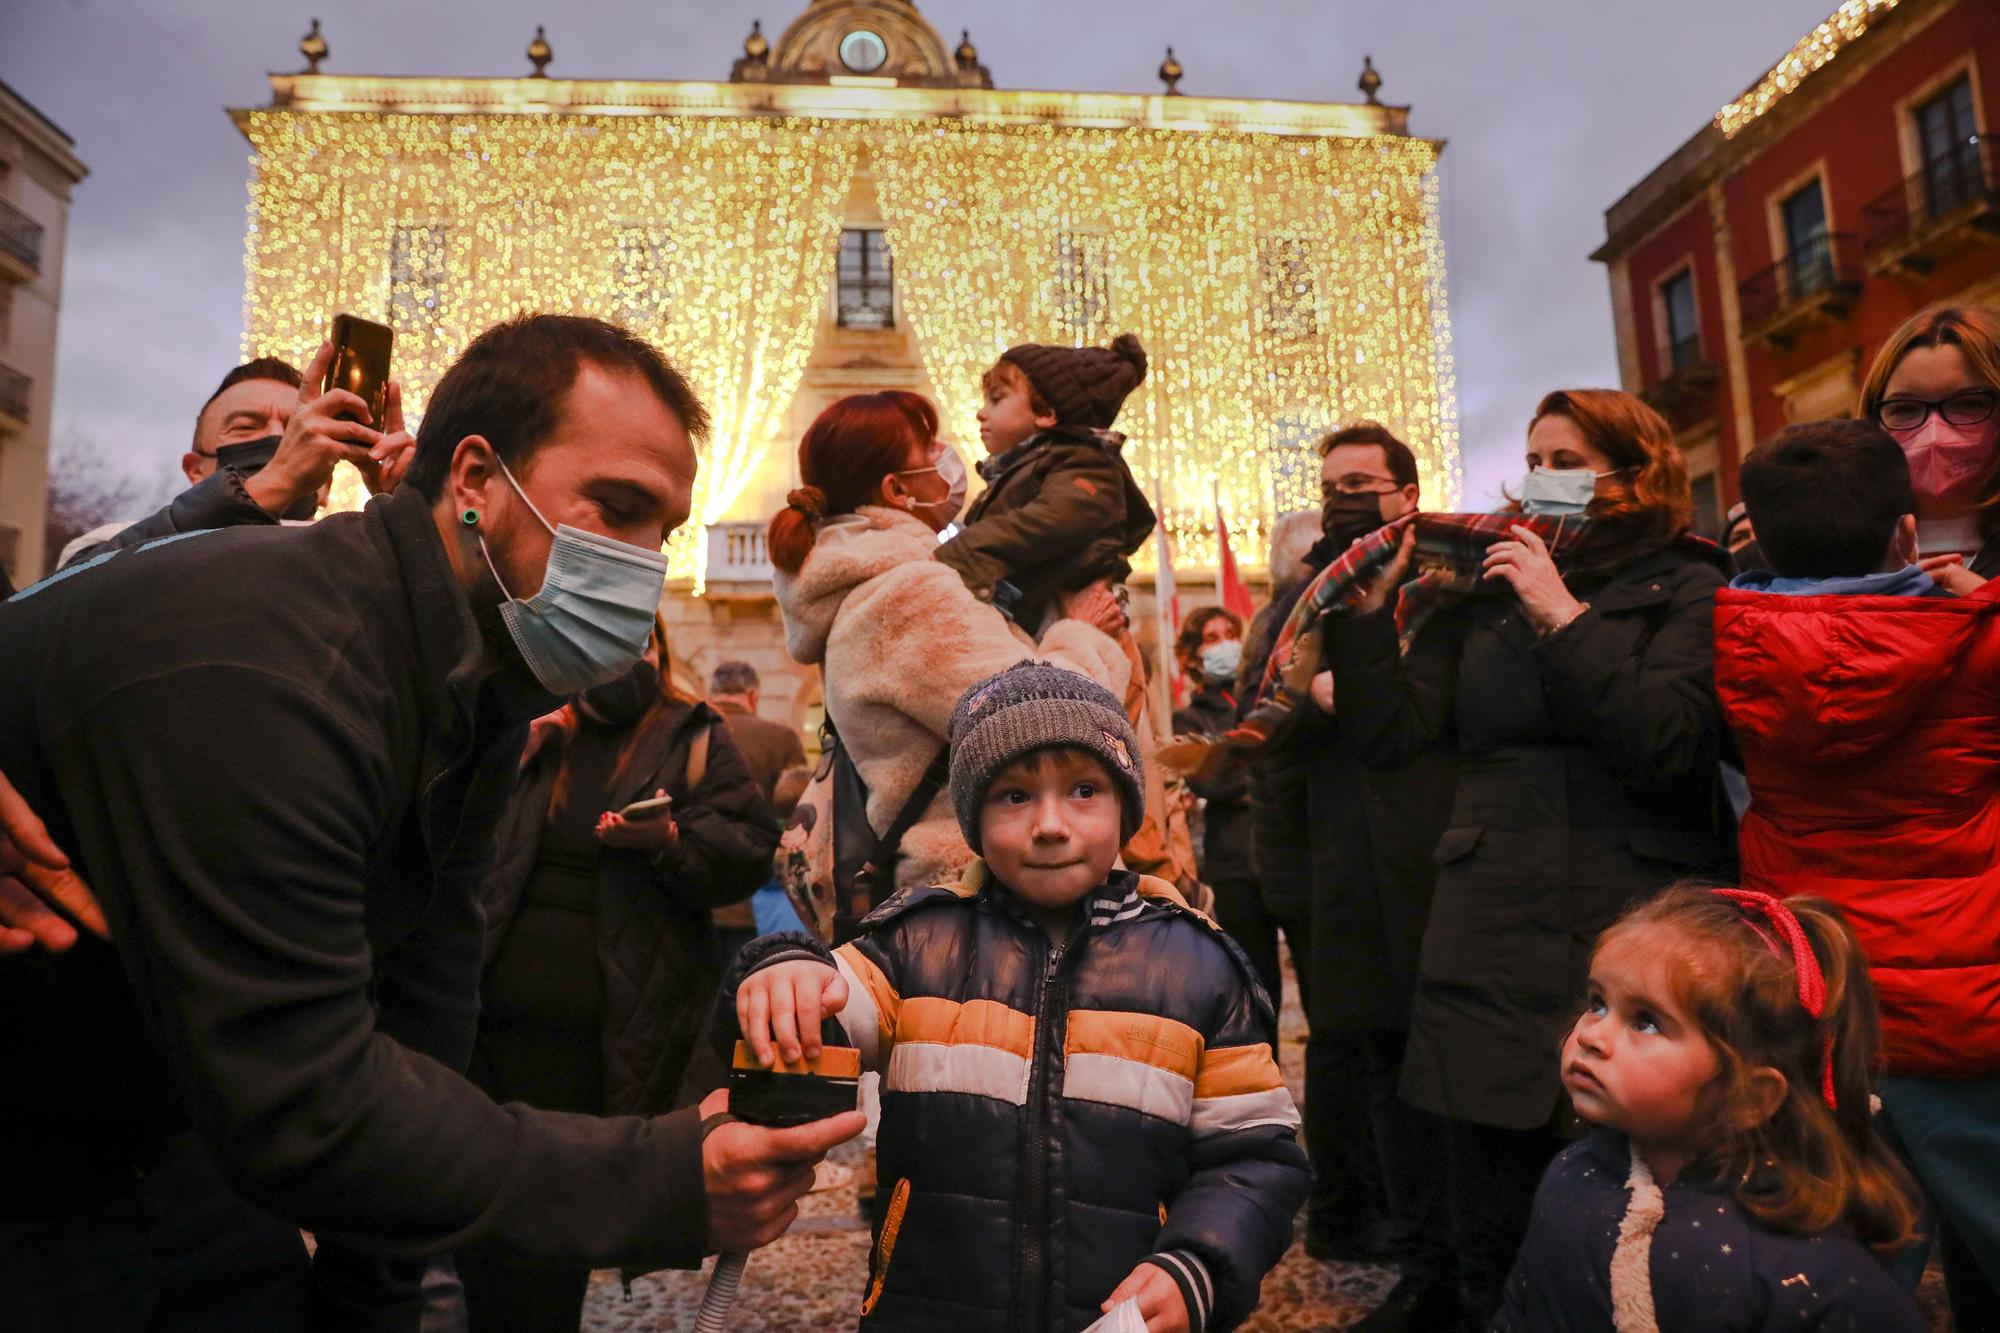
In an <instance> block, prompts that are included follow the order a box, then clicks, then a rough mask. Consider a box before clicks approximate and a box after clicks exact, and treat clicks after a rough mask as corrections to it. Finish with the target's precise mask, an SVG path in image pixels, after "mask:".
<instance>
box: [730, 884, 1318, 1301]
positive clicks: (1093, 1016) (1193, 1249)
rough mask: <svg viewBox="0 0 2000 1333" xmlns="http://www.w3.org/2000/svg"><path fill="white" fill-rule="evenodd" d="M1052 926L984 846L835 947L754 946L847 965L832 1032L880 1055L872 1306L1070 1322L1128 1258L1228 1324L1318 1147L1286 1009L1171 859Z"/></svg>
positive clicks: (1256, 1277)
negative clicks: (951, 879)
mask: <svg viewBox="0 0 2000 1333" xmlns="http://www.w3.org/2000/svg"><path fill="white" fill-rule="evenodd" d="M1078 909H1079V913H1078V921H1077V924H1076V926H1075V928H1074V931H1073V933H1072V934H1071V935H1070V937H1069V939H1068V941H1067V942H1066V943H1065V944H1063V945H1060V946H1056V945H1052V944H1051V943H1050V939H1049V936H1048V935H1047V934H1045V933H1044V932H1043V931H1042V929H1041V928H1040V927H1039V926H1037V925H1035V924H1034V923H1032V922H1031V921H1029V919H1028V918H1027V917H1026V916H1025V915H1023V913H1022V911H1021V909H1020V908H1019V906H1018V905H1017V904H1016V903H1015V901H1014V898H1013V895H1012V894H1011V893H1009V892H1008V891H1007V890H1006V889H1005V888H1004V887H1003V886H1001V885H1000V884H999V883H998V882H997V881H996V880H993V879H991V878H990V877H989V875H988V874H987V871H986V868H985V866H984V865H983V864H982V863H980V862H977V861H975V862H974V863H973V866H972V869H971V870H970V871H969V872H968V874H967V876H966V882H965V883H962V884H955V885H951V886H948V887H944V886H941V887H936V888H912V889H905V890H903V891H902V892H900V893H898V894H897V895H896V896H895V897H893V898H891V899H890V900H889V901H888V902H886V903H884V904H883V905H882V906H881V907H880V908H879V909H877V910H876V911H875V912H874V913H873V914H872V915H871V916H870V917H869V918H868V919H867V921H866V922H864V923H863V928H864V933H863V934H862V936H861V937H860V938H859V939H857V940H855V941H853V942H852V943H849V944H846V945H843V946H842V947H841V948H840V950H839V951H838V952H837V953H836V954H833V955H831V957H829V954H828V952H827V950H826V949H825V947H824V946H822V945H820V944H818V943H817V942H816V941H813V940H811V939H809V938H808V937H806V936H802V935H774V936H769V937H767V938H766V939H764V940H760V941H758V942H757V943H756V944H753V945H751V946H749V947H748V948H746V949H745V950H744V954H743V956H742V958H741V959H740V960H739V961H738V964H737V970H736V974H735V976H733V977H732V984H731V985H730V986H729V988H728V989H727V990H726V991H725V995H724V999H723V1001H722V1003H721V1004H720V1005H719V1006H718V1016H719V1018H720V1019H721V1024H720V1027H721V1031H722V1034H723V1035H724V1036H725V1037H727V1038H734V1037H735V1035H736V1008H735V998H734V997H735V989H736V987H735V984H734V983H735V981H736V980H737V979H738V978H740V977H741V976H744V975H748V973H749V972H751V971H754V970H756V969H757V968H758V967H762V966H768V965H771V964H775V963H778V962H781V961H784V960H786V959H788V958H812V959H816V960H818V961H821V962H827V961H831V962H833V964H834V965H835V966H836V967H837V968H838V969H839V970H840V972H841V975H842V976H843V977H844V978H845V979H846V981H847V986H848V1000H847V1005H846V1007H845V1008H844V1009H843V1010H842V1011H841V1012H840V1013H839V1014H837V1015H835V1016H834V1017H832V1018H830V1019H828V1020H827V1021H826V1024H825V1027H824V1035H825V1038H826V1040H827V1041H828V1042H829V1043H830V1044H838V1045H843V1046H855V1047H858V1048H859V1049H860V1052H861V1060H862V1065H863V1067H864V1068H868V1069H877V1070H880V1071H881V1072H882V1128H881V1136H880V1139H879V1143H880V1149H879V1153H880V1160H879V1166H878V1170H877V1176H878V1178H879V1179H880V1181H881V1196H880V1197H881V1198H882V1199H883V1200H884V1203H883V1208H884V1215H883V1228H882V1238H881V1241H880V1243H879V1244H878V1245H877V1247H876V1250H875V1253H874V1256H873V1261H872V1263H871V1273H870V1279H869V1285H868V1290H867V1292H866V1294H865V1295H864V1297H863V1302H862V1306H861V1315H862V1319H861V1325H862V1327H863V1328H866V1329H871V1330H873V1329H924V1330H931V1329H941V1328H949V1329H953V1330H956V1333H1002V1331H1003V1330H1005V1331H1008V1333H1056V1331H1057V1330H1075V1329H1081V1328H1084V1327H1086V1326H1088V1325H1089V1324H1091V1323H1093V1322H1095V1321H1096V1320H1097V1318H1098V1317H1099V1313H1100V1312H1099V1308H1098V1307H1099V1305H1100V1304H1101V1303H1102V1302H1103V1301H1104V1299H1105V1298H1106V1297H1108V1296H1109V1295H1110V1294H1111V1292H1112V1290H1113V1289H1114V1288H1115V1287H1116V1286H1117V1285H1118V1284H1119V1283H1120V1282H1121V1281H1123V1280H1124V1279H1125V1277H1126V1276H1127V1275H1128V1274H1130V1273H1131V1272H1132V1271H1133V1270H1134V1269H1135V1268H1136V1267H1138V1265H1140V1264H1141V1263H1152V1264H1154V1265H1156V1266H1157V1267H1159V1268H1160V1269H1161V1270H1162V1271H1164V1272H1165V1273H1166V1274H1167V1275H1168V1276H1169V1277H1170V1278H1172V1279H1173V1281H1174V1282H1175V1284H1176V1285H1177V1286H1178V1287H1179V1289H1180V1291H1181V1297H1182V1300H1183V1301H1184V1302H1185V1303H1186V1305H1187V1309H1188V1314H1189V1326H1190V1327H1191V1328H1193V1329H1228V1328H1234V1327H1235V1326H1236V1325H1237V1324H1239V1323H1241V1322H1242V1321H1243V1319H1244V1317H1245V1316H1246V1315H1248V1314H1249V1313H1250V1311H1251V1309H1252V1308H1253V1307H1254V1306H1255V1305H1256V1303H1257V1293H1258V1288H1259V1285H1260V1284H1261V1282H1262V1281H1263V1277H1264V1274H1265V1273H1267V1272H1268V1271H1270V1269H1271V1268H1273V1267H1274V1266H1276V1264H1277V1262H1278V1260H1279V1259H1280V1258H1281V1257H1283V1255H1284V1253H1285V1248H1286V1246H1287V1245H1289V1244H1290V1242H1291V1232H1292V1214H1293V1213H1294V1212H1295V1211H1297V1209H1298V1207H1299V1205H1300V1204H1301V1203H1303V1202H1304V1201H1305V1196H1306V1190H1307V1186H1308V1182H1309V1181H1310V1179H1311V1171H1310V1169H1309V1168H1308V1167H1307V1165H1306V1160H1305V1154H1304V1153H1303V1152H1301V1151H1300V1149H1299V1145H1298V1142H1297V1130H1298V1123H1299V1121H1298V1109H1297V1108H1296V1107H1295V1106H1294V1105H1293V1103H1292V1098H1291V1094H1290V1093H1289V1092H1287V1091H1286V1089H1285V1085H1284V1081H1283V1079H1282V1078H1281V1077H1280V1075H1279V1072H1278V1065H1277V1060H1276V1056H1275V1054H1274V1052H1275V1050H1276V1047H1275V1045H1274V1044H1273V1043H1274V1041H1275V1038H1276V1035H1277V1034H1276V1027H1277V1024H1276V1015H1275V1014H1274V1013H1273V1012H1272V1009H1271V1002H1270V1000H1269V999H1268V998H1267V997H1266V996H1265V995H1264V993H1263V990H1262V989H1261V988H1260V987H1259V986H1258V985H1257V983H1256V981H1255V980H1254V979H1253V977H1252V974H1251V971H1250V967H1249V963H1248V960H1247V959H1245V958H1244V957H1243V952H1242V950H1241V949H1239V948H1237V947H1236V945H1235V944H1234V943H1233V942H1232V941H1231V940H1230V939H1229V937H1228V936H1227V935H1224V934H1223V933H1222V931H1221V930H1220V929H1218V928H1217V927H1216V926H1215V924H1214V923H1213V922H1211V921H1210V920H1209V919H1208V918H1206V917H1204V916H1202V915H1200V914H1199V913H1197V912H1195V911H1194V910H1193V909H1192V908H1189V907H1188V906H1186V905H1185V903H1183V901H1182V900H1181V898H1180V895H1179V894H1177V893H1176V892H1175V891H1174V889H1173V887H1172V886H1171V885H1169V884H1167V883H1165V882H1164V881H1162V880H1157V879H1152V878H1143V877H1141V876H1138V875H1134V874H1132V873H1131V872H1129V871H1123V870H1120V871H1115V872H1113V874H1112V876H1111V879H1110V880H1109V882H1108V883H1106V884H1105V885H1104V886H1103V887H1101V888H1099V889H1098V890H1096V891H1095V892H1094V894H1093V895H1092V896H1091V897H1090V898H1089V899H1087V900H1086V901H1085V902H1083V903H1079V904H1078Z"/></svg>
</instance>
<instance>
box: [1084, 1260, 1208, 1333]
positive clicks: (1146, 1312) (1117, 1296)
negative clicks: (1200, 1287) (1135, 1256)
mask: <svg viewBox="0 0 2000 1333" xmlns="http://www.w3.org/2000/svg"><path fill="white" fill-rule="evenodd" d="M1135 1298H1136V1299H1137V1300H1138V1302H1139V1313H1140V1314H1141V1315H1143V1316H1145V1319H1146V1333H1189V1329H1188V1311H1187V1301H1186V1300H1184V1299H1182V1297H1181V1289H1180V1288H1179V1287H1177V1286H1175V1285H1174V1280H1173V1279H1172V1278H1170V1277H1168V1276H1167V1272H1166V1270H1165V1269H1163V1268H1161V1267H1160V1266H1159V1265H1158V1264H1140V1265H1139V1266H1138V1267H1137V1268H1135V1269H1133V1270H1132V1271H1131V1272H1130V1273H1128V1274H1126V1275H1125V1280H1124V1281H1123V1282H1120V1283H1119V1284H1118V1289H1117V1290H1116V1291H1114V1292H1112V1293H1111V1296H1110V1298H1109V1299H1108V1300H1106V1301H1105V1302H1104V1304H1103V1305H1101V1306H1099V1307H1098V1309H1100V1310H1102V1311H1103V1312H1104V1313H1106V1314H1110V1313H1111V1307H1112V1306H1114V1305H1116V1304H1118V1302H1120V1301H1125V1300H1132V1299H1135Z"/></svg>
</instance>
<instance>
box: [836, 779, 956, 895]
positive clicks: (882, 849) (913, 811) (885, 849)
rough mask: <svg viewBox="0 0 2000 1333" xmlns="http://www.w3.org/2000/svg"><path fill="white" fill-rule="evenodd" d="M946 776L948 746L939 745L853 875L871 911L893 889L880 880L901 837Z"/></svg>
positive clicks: (897, 850)
mask: <svg viewBox="0 0 2000 1333" xmlns="http://www.w3.org/2000/svg"><path fill="white" fill-rule="evenodd" d="M950 777H951V747H950V746H949V745H944V746H939V747H938V752H937V755H936V757H934V758H933V759H932V760H931V762H930V767H928V768H926V769H925V770H924V775H923V776H922V777H920V778H918V779H917V785H916V786H915V787H913V788H911V789H910V794H909V797H908V798H907V799H906V800H904V802H903V808H902V809H901V810H898V811H897V812H896V817H895V818H894V819H892V820H890V821H889V827H888V828H887V829H886V830H884V832H883V834H882V836H881V838H879V839H878V840H877V841H876V843H875V850H874V851H873V852H871V853H869V856H868V860H867V861H866V862H864V863H863V864H862V866H861V869H860V870H858V871H857V872H855V876H854V880H855V887H856V888H857V890H860V891H862V892H865V893H866V895H867V898H868V902H869V904H870V906H871V908H872V907H873V906H874V905H876V904H879V903H880V902H881V901H882V900H883V899H884V898H886V897H887V896H888V890H889V889H890V888H892V887H893V886H892V885H890V884H884V883H883V882H882V880H883V877H884V876H885V875H886V874H888V873H889V871H891V870H892V869H893V868H894V866H895V864H896V857H897V856H898V855H899V853H900V851H901V849H902V845H903V835H904V834H906V833H908V832H909V831H910V829H911V828H912V827H913V826H914V825H915V824H916V822H917V821H918V820H919V819H922V818H923V816H924V811H926V810H928V809H930V808H931V802H932V801H933V800H935V799H937V794H938V793H939V792H940V791H942V790H944V784H945V782H946V780H947V779H949V778H950ZM857 896H858V895H857Z"/></svg>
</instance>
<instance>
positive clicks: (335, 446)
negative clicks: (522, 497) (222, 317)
mask: <svg viewBox="0 0 2000 1333" xmlns="http://www.w3.org/2000/svg"><path fill="white" fill-rule="evenodd" d="M332 356H333V345H332V344H331V343H322V344H321V345H320V349H319V351H318V353H316V354H315V355H314V357H313V359H312V362H311V363H310V364H309V365H307V367H306V373H305V375H304V376H303V377H301V376H300V374H299V372H298V371H296V370H294V369H293V368H292V367H291V365H290V364H288V363H287V362H284V361H280V360H279V359H278V358H276V357H274V356H260V357H257V358H255V359H253V360H250V361H246V362H244V363H243V364H242V365H240V366H238V367H236V368H235V369H234V370H232V371H230V372H229V373H228V374H227V375H224V376H223V377H222V383H221V384H219V385H217V386H216V389H215V392H214V393H212V394H210V395H209V396H208V401H207V402H205V403H203V404H202V405H201V410H200V411H199V412H197V413H195V419H194V439H193V441H192V442H191V443H190V444H189V446H188V450H187V452H186V453H184V454H182V455H181V472H182V474H183V475H184V476H186V477H187V480H188V489H187V490H185V491H183V492H181V493H180V494H179V495H177V496H175V497H174V498H173V499H172V500H170V501H168V502H167V503H166V504H165V505H163V506H162V507H161V508H160V509H159V510H158V511H157V512H155V513H153V514H150V515H148V516H147V517H145V518H142V519H140V520H139V521H138V522H136V523H131V524H126V523H107V524H105V525H104V526H102V527H99V528H94V529H92V530H91V531H89V532H86V533H84V534H83V535H82V536H80V537H77V538H76V539H75V540H74V541H72V542H70V543H69V544H68V545H67V546H65V547H63V550H62V554H61V556H60V557H59V558H58V559H57V561H56V567H57V568H58V569H63V568H67V567H68V566H70V565H73V564H76V563H77V562H78V561H81V560H87V559H89V558H90V557H92V556H97V555H103V554H105V553H106V552H109V551H115V550H118V549H119V548H121V547H125V546H135V545H137V544H139V543H140V542H148V541H152V540H153V539H154V538H156V537H170V536H172V535H174V534H175V533H178V532H199V531H201V530H203V529H206V528H231V527H239V526H244V525H257V526H261V525H264V524H270V523H281V522H286V523H298V522H303V521H307V520H310V519H311V518H312V516H313V515H314V514H315V513H316V512H317V511H318V510H319V509H320V507H321V506H323V505H324V504H325V503H326V493H327V488H328V487H329V486H330V485H331V483H332V480H333V469H334V466H335V465H336V464H339V463H343V462H346V463H351V464H353V465H354V466H355V468H356V469H358V470H359V471H360V473H361V476H362V479H363V481H365V482H366V483H367V485H368V489H369V491H370V492H371V493H373V494H381V493H383V492H386V491H390V490H393V489H395V486H396V483H397V482H398V481H400V480H401V479H402V474H403V470H404V469H405V468H406V467H407V466H408V465H409V461H410V451H411V450H412V449H414V448H415V447H416V442H415V441H414V440H412V439H411V438H410V435H409V433H408V432H407V431H405V430H404V429H403V391H402V386H401V385H399V384H397V383H396V382H395V381H393V380H392V381H390V384H389V390H388V399H387V402H388V406H387V409H386V411H385V412H384V413H383V416H384V417H385V420H384V421H383V422H382V423H381V424H380V426H379V428H377V427H376V425H375V423H372V422H370V421H369V419H368V405H367V404H366V403H364V402H363V401H362V400H361V399H359V398H357V397H356V396H355V395H353V394H351V393H348V392H346V391H345V390H342V389H332V390H329V391H327V392H324V393H322V392H321V391H320V385H321V384H322V383H324V381H325V378H326V367H327V363H328V362H329V361H330V360H331V359H332Z"/></svg>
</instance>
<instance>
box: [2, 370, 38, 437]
mask: <svg viewBox="0 0 2000 1333" xmlns="http://www.w3.org/2000/svg"><path fill="white" fill-rule="evenodd" d="M34 387H35V382H34V380H32V379H31V378H29V377H28V376H27V375H26V374H25V373H23V372H22V371H18V370H16V369H14V367H12V366H10V365H8V364H7V363H6V362H5V361H0V425H13V426H15V427H17V428H18V427H20V426H25V425H27V424H28V395H29V393H30V391H31V390H33V389H34Z"/></svg>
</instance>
